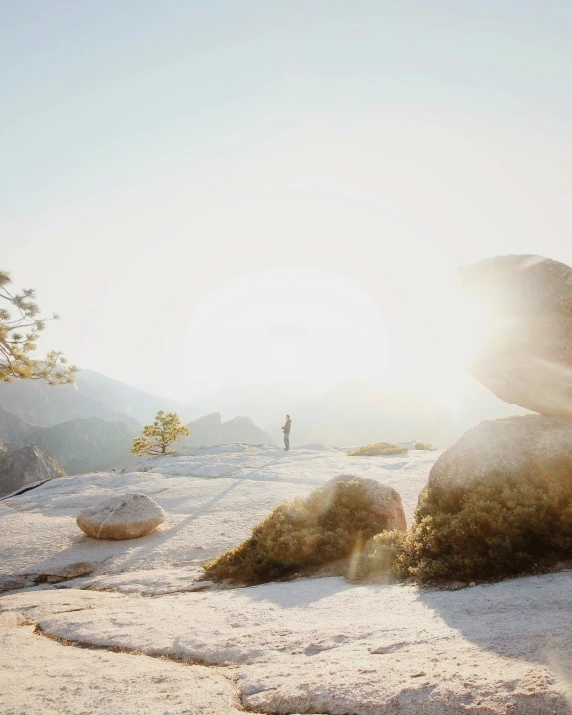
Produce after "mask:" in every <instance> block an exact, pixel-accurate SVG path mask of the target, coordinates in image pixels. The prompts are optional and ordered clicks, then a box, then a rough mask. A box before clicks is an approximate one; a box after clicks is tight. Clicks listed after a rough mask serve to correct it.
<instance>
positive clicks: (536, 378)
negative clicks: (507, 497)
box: [458, 255, 572, 417]
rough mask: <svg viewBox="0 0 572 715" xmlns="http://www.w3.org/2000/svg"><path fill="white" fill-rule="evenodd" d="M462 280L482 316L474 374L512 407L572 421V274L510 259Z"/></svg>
mask: <svg viewBox="0 0 572 715" xmlns="http://www.w3.org/2000/svg"><path fill="white" fill-rule="evenodd" d="M458 277H459V279H460V283H461V286H462V288H463V289H464V290H466V291H467V292H468V293H469V295H470V296H472V298H473V299H474V300H475V301H476V302H477V303H478V305H479V308H480V310H481V318H482V319H481V320H480V321H479V325H478V326H474V329H475V331H476V332H477V333H478V335H476V337H477V338H478V340H477V341H476V344H477V346H478V348H477V349H476V351H475V353H474V355H473V356H472V360H471V363H470V365H469V366H468V367H469V369H470V371H471V372H472V374H473V375H474V376H475V377H476V378H477V380H479V381H480V382H482V383H483V385H485V386H486V387H488V388H489V389H490V390H491V391H492V392H494V394H495V395H496V396H497V397H499V398H500V399H501V400H504V401H505V402H508V403H510V404H516V405H520V406H521V407H525V408H527V409H529V410H533V411H535V412H540V413H542V414H545V415H555V416H560V417H572V268H570V267H569V266H566V265H565V264H563V263H559V262H558V261H553V260H551V259H549V258H543V257H541V256H528V255H523V256H516V255H509V256H498V257H496V258H491V259H488V260H486V261H482V262H480V263H476V264H474V265H471V266H467V267H464V268H461V269H460V270H459V271H458ZM471 327H473V326H469V329H470V328H471Z"/></svg>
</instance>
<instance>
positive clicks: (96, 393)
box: [0, 370, 191, 430]
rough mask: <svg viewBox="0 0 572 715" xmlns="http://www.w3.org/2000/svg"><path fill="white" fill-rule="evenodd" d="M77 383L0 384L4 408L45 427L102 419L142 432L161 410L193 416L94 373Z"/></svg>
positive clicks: (84, 372)
mask: <svg viewBox="0 0 572 715" xmlns="http://www.w3.org/2000/svg"><path fill="white" fill-rule="evenodd" d="M76 383H77V384H76V385H58V386H54V387H51V386H49V385H47V384H46V383H44V382H42V381H40V380H19V381H16V382H12V383H7V382H0V406H1V407H3V408H4V409H6V410H8V411H9V412H12V413H13V414H14V415H17V416H18V417H20V418H22V419H23V420H25V421H26V422H29V423H31V424H35V425H44V426H51V425H56V424H59V423H61V422H66V421H68V420H73V419H77V418H91V417H98V418H99V419H101V420H105V421H108V422H124V423H125V424H127V425H129V426H130V427H131V428H132V429H135V430H139V429H140V428H141V426H142V425H145V424H149V423H150V422H152V421H153V419H154V418H155V415H156V413H157V411H158V410H166V411H172V412H177V413H178V414H179V415H181V417H182V419H188V418H189V417H190V416H191V415H190V414H187V415H186V414H185V411H187V412H188V409H187V408H185V407H184V406H183V405H180V404H179V403H177V402H176V401H174V400H170V399H168V398H165V397H157V396H156V395H151V394H149V393H147V392H144V391H143V390H138V389H137V388H135V387H130V386H129V385H126V384H124V383H123V382H120V381H119V380H112V379H111V378H109V377H105V375H100V374H99V373H97V372H93V371H92V370H81V371H80V372H79V373H78V374H77V376H76Z"/></svg>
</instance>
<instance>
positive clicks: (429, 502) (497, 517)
mask: <svg viewBox="0 0 572 715" xmlns="http://www.w3.org/2000/svg"><path fill="white" fill-rule="evenodd" d="M394 546H395V545H394ZM566 558H572V464H571V463H570V462H568V463H566V464H564V463H560V464H557V463H555V464H553V465H552V467H551V468H550V471H549V476H547V474H545V473H540V472H538V471H537V470H532V471H530V472H528V473H526V474H521V475H519V476H518V477H517V476H507V475H505V474H503V473H496V474H495V473H492V474H490V475H489V476H488V478H487V479H486V480H484V481H483V482H482V483H480V484H478V485H473V486H472V487H471V489H469V490H467V489H463V488H461V487H458V486H457V487H454V488H451V489H431V488H429V489H427V490H425V492H424V493H423V494H422V495H421V498H420V504H419V506H418V508H417V511H416V515H415V522H414V524H413V528H412V531H411V532H410V534H408V536H407V538H406V539H404V540H403V541H402V542H401V543H399V544H397V548H396V551H395V554H394V566H393V568H394V571H396V572H397V573H398V575H401V576H407V575H411V576H416V577H418V578H419V579H420V580H422V581H428V580H435V579H437V580H438V579H447V580H457V581H470V580H475V579H490V578H502V577H504V576H510V575H515V574H519V573H524V572H530V571H533V570H535V568H536V567H538V566H549V565H550V564H553V563H555V562H557V561H559V560H561V559H566Z"/></svg>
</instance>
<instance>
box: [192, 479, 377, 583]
mask: <svg viewBox="0 0 572 715" xmlns="http://www.w3.org/2000/svg"><path fill="white" fill-rule="evenodd" d="M386 525H387V518H386V517H385V516H382V515H380V513H379V510H378V509H376V506H375V504H373V503H372V498H371V496H370V494H369V493H368V491H367V489H366V487H365V486H364V485H363V484H361V483H360V482H359V481H333V482H330V483H329V484H327V485H326V486H325V487H322V488H321V489H318V490H316V491H315V492H313V493H312V494H310V496H309V497H307V498H306V499H300V498H299V499H295V500H294V501H292V502H289V503H286V504H282V505H281V506H279V507H277V508H276V509H274V511H273V512H272V513H271V514H270V515H269V516H268V517H267V518H266V519H265V520H264V521H262V522H261V523H260V524H258V525H257V526H255V527H254V529H253V531H252V536H251V537H250V538H248V539H247V540H246V541H244V542H243V543H242V544H240V545H239V546H237V547H236V548H234V549H232V550H231V551H227V552H226V553H224V554H222V555H221V556H219V557H218V558H216V559H214V561H210V562H208V563H206V564H204V568H205V574H206V577H207V578H209V579H211V580H213V581H221V580H226V579H228V580H231V581H233V582H235V583H241V584H245V585H254V584H259V583H266V582H268V581H273V580H275V579H278V578H284V577H288V576H291V575H293V574H294V573H296V572H298V571H299V570H300V569H304V570H306V569H318V568H319V567H321V566H323V565H325V564H328V563H330V562H332V561H336V560H338V559H346V558H348V557H350V556H351V555H352V554H354V553H356V552H361V550H362V548H363V545H364V544H365V543H366V541H367V540H368V539H370V538H371V537H372V536H373V535H374V534H377V533H379V532H380V531H383V530H384V529H385V527H386Z"/></svg>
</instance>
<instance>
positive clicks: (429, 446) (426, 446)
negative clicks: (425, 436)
mask: <svg viewBox="0 0 572 715" xmlns="http://www.w3.org/2000/svg"><path fill="white" fill-rule="evenodd" d="M414 447H415V449H426V450H428V451H430V452H434V451H435V450H436V449H437V447H435V445H434V444H432V443H431V442H415V444H414Z"/></svg>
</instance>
